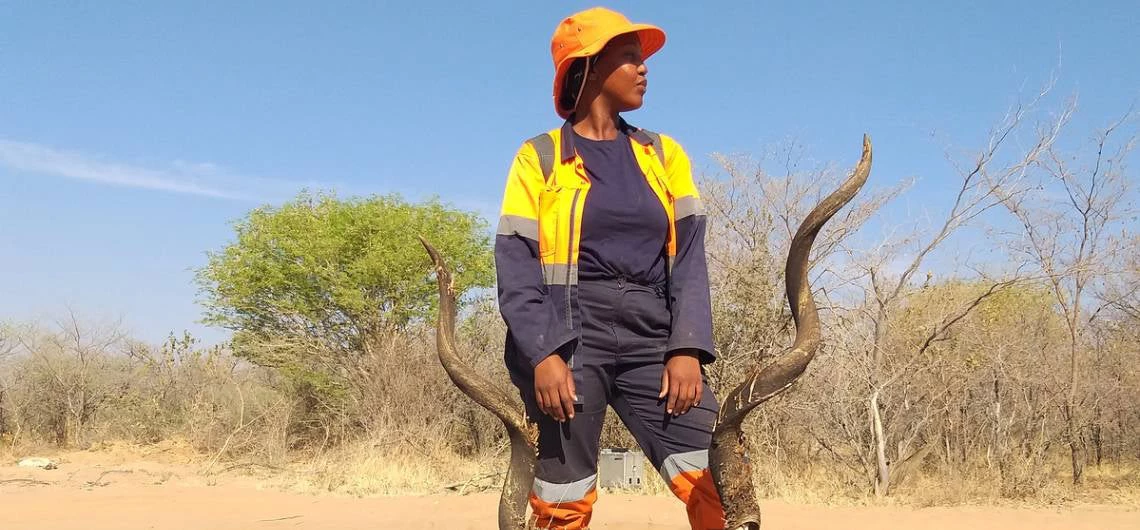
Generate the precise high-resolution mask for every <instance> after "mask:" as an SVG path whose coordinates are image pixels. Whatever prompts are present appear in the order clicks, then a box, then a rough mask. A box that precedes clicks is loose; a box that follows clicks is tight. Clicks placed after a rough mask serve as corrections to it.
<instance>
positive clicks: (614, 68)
mask: <svg viewBox="0 0 1140 530" xmlns="http://www.w3.org/2000/svg"><path fill="white" fill-rule="evenodd" d="M590 70H591V71H592V72H593V73H594V75H596V77H595V78H593V79H592V80H591V82H593V83H597V82H599V81H600V82H601V88H600V89H599V93H600V95H601V96H602V97H605V98H606V99H608V100H610V101H611V102H613V104H614V107H615V108H616V110H617V111H618V112H627V111H631V110H636V109H639V108H641V104H642V102H643V100H644V98H645V91H646V90H647V89H648V87H649V83H648V80H647V79H646V75H647V74H648V73H649V69H648V68H646V66H645V62H644V60H643V59H642V56H641V41H640V40H638V38H637V35H636V34H632V33H631V34H626V35H620V36H618V37H615V38H614V39H613V40H611V41H610V42H609V44H607V45H606V47H605V48H603V49H602V51H601V52H600V53H599V54H598V59H597V63H596V64H595V65H594V66H593V67H592V68H591V69H590Z"/></svg>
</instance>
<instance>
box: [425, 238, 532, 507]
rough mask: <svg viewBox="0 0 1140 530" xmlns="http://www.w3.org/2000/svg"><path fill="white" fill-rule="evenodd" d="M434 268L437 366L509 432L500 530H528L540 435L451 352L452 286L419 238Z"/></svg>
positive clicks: (507, 398)
mask: <svg viewBox="0 0 1140 530" xmlns="http://www.w3.org/2000/svg"><path fill="white" fill-rule="evenodd" d="M420 243H423V245H424V248H425V249H427V252H428V254H429V255H430V256H431V260H432V263H434V264H435V274H436V280H437V281H438V283H439V321H438V323H437V327H436V335H435V338H436V348H437V349H438V350H439V362H440V364H442V365H443V369H444V370H445V371H446V372H447V376H448V377H450V378H451V381H452V382H453V383H455V386H457V387H459V390H461V391H462V392H463V393H464V394H467V397H469V398H471V399H473V400H474V401H475V402H476V403H478V404H479V405H481V406H482V407H483V408H485V409H487V410H489V411H491V413H492V414H494V415H495V416H497V417H498V418H499V420H501V421H502V422H503V426H504V427H506V428H507V436H508V437H509V438H510V441H511V463H510V467H509V468H508V469H507V478H506V480H505V481H504V482H503V492H502V495H501V496H500V497H499V530H521V529H523V528H525V526H526V522H527V521H526V508H527V496H528V495H529V494H530V488H531V486H532V484H533V483H534V465H535V458H536V455H537V446H536V441H537V439H538V430H537V427H535V426H534V425H533V424H531V423H529V422H527V420H526V414H525V412H524V409H523V406H522V403H521V402H520V401H519V400H517V399H515V398H514V397H512V396H511V395H510V394H507V393H506V392H504V391H503V389H502V388H500V387H499V386H496V385H495V384H494V383H492V382H491V381H490V380H489V379H487V378H486V377H483V376H482V375H480V374H478V373H476V372H475V370H473V369H472V368H471V367H470V366H468V365H467V363H466V362H464V361H463V359H461V358H460V357H459V354H458V352H457V351H456V348H455V311H456V304H455V285H454V283H453V282H452V279H451V271H449V270H448V268H447V263H445V262H444V260H443V258H442V257H441V256H440V255H439V252H437V251H436V250H435V248H433V247H432V246H431V244H429V243H428V242H427V240H425V239H424V238H423V237H420Z"/></svg>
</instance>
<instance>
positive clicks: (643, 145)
mask: <svg viewBox="0 0 1140 530" xmlns="http://www.w3.org/2000/svg"><path fill="white" fill-rule="evenodd" d="M664 43H665V33H664V32H663V31H662V30H661V29H659V28H657V27H654V26H650V25H645V24H632V23H630V21H629V20H627V19H626V18H625V17H624V16H623V15H621V14H619V13H616V12H613V11H610V10H607V9H602V8H594V9H590V10H587V11H583V12H580V13H576V14H574V15H572V16H570V17H568V18H566V19H565V20H563V21H562V23H561V24H560V25H559V26H558V28H557V29H556V30H555V33H554V37H553V39H552V41H551V54H552V56H553V59H554V66H555V75H554V103H555V109H556V111H557V112H558V115H559V116H561V117H562V118H563V119H565V120H566V121H565V123H564V124H563V125H562V126H561V127H560V128H558V129H554V130H552V131H550V132H548V133H545V134H542V135H539V136H536V137H535V138H532V139H531V140H529V141H527V142H526V143H524V144H523V146H522V147H521V148H520V149H519V151H518V154H517V155H516V157H515V160H514V163H513V165H512V167H511V170H510V174H509V177H508V179H507V185H506V191H505V193H504V198H503V208H502V215H501V217H500V221H499V229H498V235H497V237H496V240H495V260H496V266H497V274H498V286H499V287H498V289H499V291H498V292H499V305H500V310H501V312H502V315H503V318H504V320H505V321H506V323H507V330H508V331H507V348H506V356H505V357H506V359H505V360H506V363H507V366H508V368H509V371H510V373H511V378H512V381H513V382H514V384H515V385H516V386H518V388H519V391H520V393H521V394H522V397H523V400H524V402H525V403H526V405H527V414H528V416H529V417H530V418H531V419H533V420H535V421H536V422H537V423H538V427H539V437H538V448H539V449H538V453H539V454H538V468H537V470H536V479H535V482H534V487H533V489H532V491H531V496H530V503H531V507H532V509H533V512H534V516H533V519H532V523H534V525H535V526H536V527H538V528H550V529H580V528H586V527H587V526H588V524H589V522H590V516H591V512H592V506H593V503H594V501H595V500H596V499H597V494H596V491H595V485H596V482H597V464H598V449H599V447H598V445H599V439H600V435H601V429H602V422H603V419H604V418H605V411H606V406H607V405H609V406H612V407H613V408H614V410H615V411H616V412H617V414H618V416H619V417H620V418H621V420H622V422H623V423H625V425H626V426H627V427H628V428H629V430H630V432H631V433H632V434H633V435H634V437H635V438H636V439H637V442H638V444H639V445H640V446H641V448H642V450H643V451H644V452H645V454H646V455H647V456H648V457H649V460H650V461H651V462H652V463H653V465H654V467H655V468H657V469H658V470H659V472H660V473H661V474H662V476H663V477H664V478H665V479H666V482H668V483H669V485H670V487H671V488H672V490H673V492H674V493H675V494H676V495H677V497H679V498H680V499H681V500H682V501H683V502H684V503H685V504H686V507H687V510H688V515H689V521H690V524H691V525H692V527H693V528H694V529H701V530H706V529H720V528H723V524H724V522H723V510H722V508H721V506H720V500H719V498H718V497H717V494H716V490H715V487H714V486H713V482H712V476H711V474H710V473H709V470H708V452H707V449H708V446H709V441H710V439H711V430H712V427H713V423H714V421H715V419H716V414H717V410H718V409H717V404H716V400H715V398H714V396H713V395H712V392H711V391H709V389H708V386H707V385H706V384H705V382H704V374H703V371H702V368H701V365H702V364H706V363H709V362H712V361H713V358H714V357H713V345H712V316H711V309H710V304H709V287H708V271H707V267H706V262H705V255H704V232H705V217H704V215H703V212H702V211H701V207H700V200H699V197H698V194H697V189H696V187H695V186H694V184H693V179H692V174H691V169H690V165H689V159H688V157H687V155H686V154H685V152H684V150H682V148H681V146H680V145H678V144H677V142H676V141H674V140H673V139H671V138H669V137H668V136H664V135H658V134H656V133H652V132H650V131H646V130H644V129H638V128H636V127H633V126H631V125H629V124H627V123H626V122H625V121H624V120H623V119H622V118H621V116H620V113H622V112H627V111H632V110H636V109H638V108H640V107H641V105H642V100H643V98H644V96H645V91H646V88H647V86H648V85H647V83H646V75H647V73H648V70H647V68H646V66H645V62H644V61H645V59H647V58H648V57H649V56H651V55H653V54H654V53H656V52H657V51H658V50H659V49H661V47H662V46H663V45H664Z"/></svg>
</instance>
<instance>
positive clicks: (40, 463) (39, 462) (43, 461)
mask: <svg viewBox="0 0 1140 530" xmlns="http://www.w3.org/2000/svg"><path fill="white" fill-rule="evenodd" d="M16 465H17V466H20V467H38V468H40V469H55V468H56V467H58V466H56V464H55V462H53V461H52V460H51V459H50V458H43V457H39V456H34V457H29V458H25V459H23V460H20V461H19V462H17V463H16Z"/></svg>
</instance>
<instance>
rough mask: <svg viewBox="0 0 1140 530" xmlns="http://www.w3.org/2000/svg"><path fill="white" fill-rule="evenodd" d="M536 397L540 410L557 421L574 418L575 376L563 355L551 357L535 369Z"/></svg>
mask: <svg viewBox="0 0 1140 530" xmlns="http://www.w3.org/2000/svg"><path fill="white" fill-rule="evenodd" d="M534 395H535V397H536V398H537V401H538V408H539V410H541V411H542V412H543V413H545V414H547V415H549V416H550V417H552V418H554V419H555V420H558V421H559V422H563V421H566V420H567V419H570V418H573V417H574V399H575V391H574V376H573V374H571V372H570V368H568V367H567V366H566V361H563V360H562V356H561V355H558V354H557V353H555V354H553V355H550V356H548V357H547V358H545V359H543V360H542V361H541V362H539V363H538V364H537V365H536V366H535V367H534Z"/></svg>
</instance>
